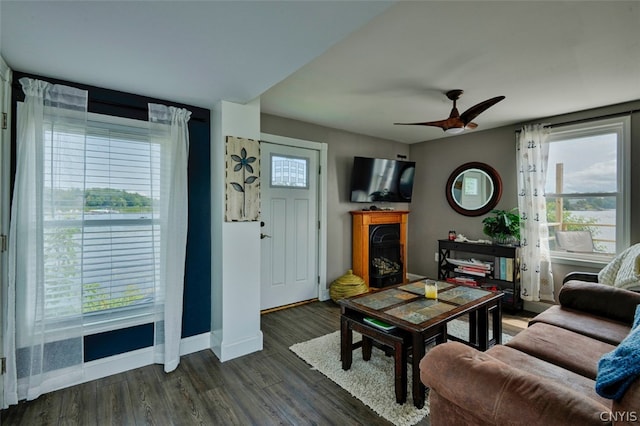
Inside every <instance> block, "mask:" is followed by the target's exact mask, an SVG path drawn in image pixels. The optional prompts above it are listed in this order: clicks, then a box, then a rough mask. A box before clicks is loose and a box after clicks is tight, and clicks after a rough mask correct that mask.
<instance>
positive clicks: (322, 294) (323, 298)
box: [318, 288, 331, 302]
mask: <svg viewBox="0 0 640 426" xmlns="http://www.w3.org/2000/svg"><path fill="white" fill-rule="evenodd" d="M330 298H331V296H330V295H329V289H328V288H325V289H324V290H320V294H319V296H318V300H319V301H321V302H324V301H327V300H329V299H330Z"/></svg>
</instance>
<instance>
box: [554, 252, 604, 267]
mask: <svg viewBox="0 0 640 426" xmlns="http://www.w3.org/2000/svg"><path fill="white" fill-rule="evenodd" d="M585 257H586V258H585ZM612 259H613V257H611V256H607V255H594V254H588V255H585V254H583V253H562V254H559V253H557V252H556V253H551V263H553V264H560V265H570V266H577V267H579V268H591V269H602V268H604V266H605V265H607V264H608V263H609V262H611V260H612Z"/></svg>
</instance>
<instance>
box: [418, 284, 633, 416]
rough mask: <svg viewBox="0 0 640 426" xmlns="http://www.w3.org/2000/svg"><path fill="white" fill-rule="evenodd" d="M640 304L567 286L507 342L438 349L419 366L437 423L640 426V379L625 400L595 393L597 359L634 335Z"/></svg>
mask: <svg viewBox="0 0 640 426" xmlns="http://www.w3.org/2000/svg"><path fill="white" fill-rule="evenodd" d="M638 304H640V294H638V293H634V292H631V291H628V290H621V289H617V288H614V287H610V286H606V285H603V284H597V283H589V282H584V281H568V282H567V283H565V284H564V285H563V287H562V289H561V291H560V294H559V304H558V305H554V306H552V307H551V308H549V309H548V310H546V311H545V312H543V313H541V314H539V315H537V316H536V317H535V318H533V319H532V320H531V322H530V323H529V327H528V328H527V329H526V330H524V331H522V332H520V333H518V335H517V336H515V337H514V338H513V339H512V340H510V341H509V342H508V343H506V344H504V345H497V346H494V347H492V348H491V349H489V350H488V351H486V352H480V351H478V350H476V349H473V348H471V347H469V346H467V345H464V344H462V343H458V342H448V343H444V344H441V345H438V346H436V347H435V348H433V349H431V350H430V351H429V352H428V353H427V354H426V355H425V357H424V358H423V359H422V360H421V361H420V378H421V380H422V382H423V383H424V384H425V386H427V387H428V388H429V404H430V412H431V414H430V417H431V424H432V425H433V426H438V425H563V426H565V425H591V424H598V425H602V424H615V425H627V424H636V425H637V424H639V423H640V379H636V380H635V381H634V382H633V383H632V384H631V386H630V387H629V388H628V389H627V391H626V393H625V394H624V396H623V397H622V399H621V400H619V401H613V400H609V399H605V398H603V397H601V396H599V395H598V394H597V393H596V391H595V380H596V375H597V369H598V361H599V359H600V358H601V357H602V355H604V354H605V353H608V352H611V351H613V350H614V349H615V348H616V346H617V345H618V344H619V343H620V342H621V341H622V340H623V339H624V338H625V337H626V336H627V334H629V331H630V330H631V326H632V324H633V319H634V314H635V309H636V306H637V305H638Z"/></svg>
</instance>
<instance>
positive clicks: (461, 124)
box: [393, 89, 504, 134]
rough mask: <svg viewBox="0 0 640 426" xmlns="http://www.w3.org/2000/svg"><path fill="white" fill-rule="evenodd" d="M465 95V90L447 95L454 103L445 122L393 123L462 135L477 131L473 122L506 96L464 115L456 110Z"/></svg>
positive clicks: (450, 92)
mask: <svg viewBox="0 0 640 426" xmlns="http://www.w3.org/2000/svg"><path fill="white" fill-rule="evenodd" d="M463 93H464V91H463V90H460V89H456V90H449V91H448V92H447V93H446V95H447V98H449V99H450V100H452V101H453V108H452V109H451V113H450V114H449V118H447V119H445V120H438V121H425V122H422V123H393V124H400V125H417V126H433V127H440V128H441V129H442V130H444V131H445V132H446V133H452V134H454V133H460V132H462V131H464V130H465V129H475V128H476V127H478V125H477V124H476V123H472V122H471V120H473V119H474V118H476V117H477V116H478V115H480V114H481V113H482V112H484V111H486V110H487V109H489V108H491V107H492V106H494V105H495V104H497V103H498V102H500V101H501V100H503V99H504V96H496V97H495V98H491V99H487V100H486V101H484V102H480V103H479V104H477V105H474V106H472V107H471V108H469V109H468V110H466V111H465V112H463V113H462V114H460V113H459V112H458V108H456V101H457V100H458V99H459V98H460V96H461V95H462V94H463Z"/></svg>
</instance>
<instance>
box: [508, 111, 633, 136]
mask: <svg viewBox="0 0 640 426" xmlns="http://www.w3.org/2000/svg"><path fill="white" fill-rule="evenodd" d="M637 112H640V109H638V108H636V109H632V110H628V111H622V112H613V113H611V114H606V115H599V116H597V117H590V118H579V119H576V120H570V121H563V122H561V123H556V124H549V125H548V126H549V127H551V128H552V129H553V128H554V127H564V126H571V125H573V124H580V123H585V122H587V121H595V120H604V119H607V118H614V117H622V116H625V115H631V114H635V113H637ZM515 132H516V133H520V132H521V130H520V129H518V130H516V131H515Z"/></svg>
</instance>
